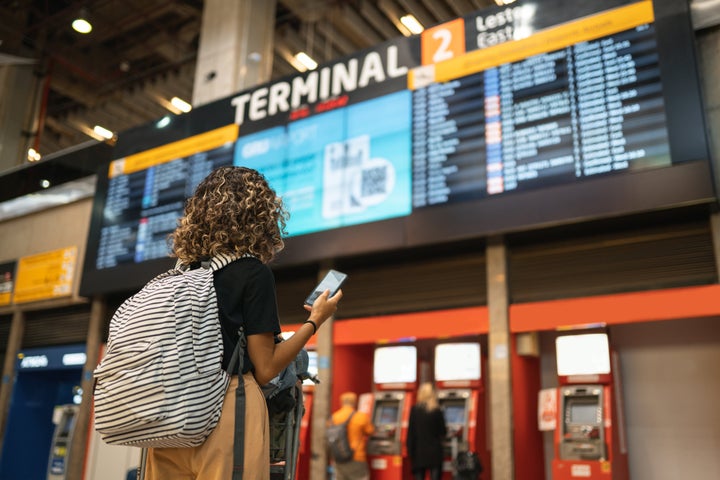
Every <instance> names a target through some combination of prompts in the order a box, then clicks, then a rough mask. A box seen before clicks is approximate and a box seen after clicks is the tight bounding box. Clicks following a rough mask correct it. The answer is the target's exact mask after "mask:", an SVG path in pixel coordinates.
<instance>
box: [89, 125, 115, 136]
mask: <svg viewBox="0 0 720 480" xmlns="http://www.w3.org/2000/svg"><path fill="white" fill-rule="evenodd" d="M93 132H95V133H96V134H98V135H100V136H101V137H103V138H104V139H106V140H110V139H111V138H113V137H114V136H115V134H114V133H113V132H111V131H110V130H108V129H107V128H105V127H101V126H100V125H95V127H93Z"/></svg>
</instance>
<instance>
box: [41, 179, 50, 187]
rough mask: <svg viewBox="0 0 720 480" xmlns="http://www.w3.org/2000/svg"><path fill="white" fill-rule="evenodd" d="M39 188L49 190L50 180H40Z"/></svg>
mask: <svg viewBox="0 0 720 480" xmlns="http://www.w3.org/2000/svg"><path fill="white" fill-rule="evenodd" d="M40 186H41V187H42V188H49V187H50V180H47V179H45V178H43V179H42V180H40Z"/></svg>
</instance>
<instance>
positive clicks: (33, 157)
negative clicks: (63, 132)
mask: <svg viewBox="0 0 720 480" xmlns="http://www.w3.org/2000/svg"><path fill="white" fill-rule="evenodd" d="M41 157H42V156H41V155H40V152H38V151H37V150H35V149H34V148H28V151H27V159H28V161H29V162H37V161H38V160H40V158H41Z"/></svg>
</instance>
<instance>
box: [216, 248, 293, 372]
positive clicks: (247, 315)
mask: <svg viewBox="0 0 720 480" xmlns="http://www.w3.org/2000/svg"><path fill="white" fill-rule="evenodd" d="M213 283H214V285H215V291H216V292H217V299H218V311H219V314H220V328H221V330H222V337H223V363H222V365H223V368H224V369H227V368H228V366H229V364H230V357H231V356H232V353H233V350H234V349H235V344H236V343H237V339H238V328H239V327H240V326H241V325H244V326H245V335H246V336H250V335H255V334H258V333H272V334H273V335H277V334H279V333H280V320H279V318H278V308H277V299H276V297H275V278H274V276H273V273H272V270H270V267H268V266H267V265H265V264H263V263H262V262H261V261H260V260H258V259H257V258H254V257H245V258H241V259H239V260H236V261H234V262H232V263H230V264H229V265H227V266H225V267H224V268H221V269H220V270H218V271H216V272H215V274H214V277H213ZM250 370H252V363H251V361H250V357H249V356H248V354H247V350H246V351H245V360H244V363H243V373H246V372H248V371H250ZM231 373H236V372H231Z"/></svg>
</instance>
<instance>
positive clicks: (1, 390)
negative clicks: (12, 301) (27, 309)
mask: <svg viewBox="0 0 720 480" xmlns="http://www.w3.org/2000/svg"><path fill="white" fill-rule="evenodd" d="M24 332H25V314H24V313H23V312H22V311H20V310H16V311H15V313H14V314H13V318H12V324H11V325H10V335H9V337H8V339H7V344H6V345H5V362H4V364H3V372H2V383H0V452H1V451H2V448H3V439H4V438H5V426H6V425H7V419H8V414H9V413H10V397H11V396H12V387H13V379H14V378H15V361H16V359H17V353H18V351H19V350H20V348H21V347H22V338H23V333H24Z"/></svg>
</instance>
